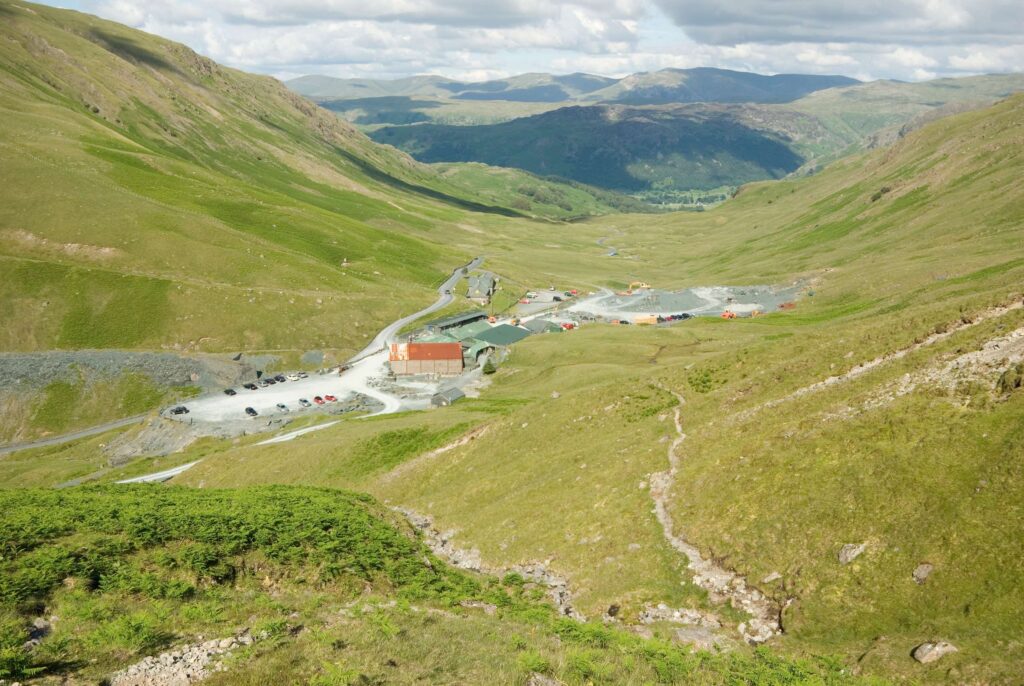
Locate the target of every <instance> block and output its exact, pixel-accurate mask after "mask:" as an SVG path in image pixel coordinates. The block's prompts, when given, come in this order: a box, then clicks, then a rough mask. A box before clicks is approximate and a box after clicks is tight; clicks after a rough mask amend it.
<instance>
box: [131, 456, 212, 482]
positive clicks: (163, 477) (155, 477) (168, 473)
mask: <svg viewBox="0 0 1024 686" xmlns="http://www.w3.org/2000/svg"><path fill="white" fill-rule="evenodd" d="M197 464H199V460H196V461H195V462H189V463H188V464H183V465H180V466H178V467H172V468H171V469H165V470H164V471H162V472H155V473H153V474H146V475H145V476H137V477H135V478H134V479H123V480H122V481H118V482H117V483H119V484H151V483H160V482H161V481H167V480H168V479H171V478H173V477H175V476H178V475H179V474H181V473H182V472H184V471H186V470H188V469H191V468H192V467H195V466H196V465H197Z"/></svg>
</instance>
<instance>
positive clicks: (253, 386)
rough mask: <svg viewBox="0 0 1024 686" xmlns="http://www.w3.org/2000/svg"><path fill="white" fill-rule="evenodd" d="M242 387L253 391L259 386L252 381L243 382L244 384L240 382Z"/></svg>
mask: <svg viewBox="0 0 1024 686" xmlns="http://www.w3.org/2000/svg"><path fill="white" fill-rule="evenodd" d="M242 388H245V389H247V390H250V391H255V390H256V389H258V388H259V386H257V385H256V384H254V383H244V384H242Z"/></svg>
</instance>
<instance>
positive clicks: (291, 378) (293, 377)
mask: <svg viewBox="0 0 1024 686" xmlns="http://www.w3.org/2000/svg"><path fill="white" fill-rule="evenodd" d="M284 376H285V378H286V379H288V380H289V381H298V380H299V375H298V374H285V375H284Z"/></svg>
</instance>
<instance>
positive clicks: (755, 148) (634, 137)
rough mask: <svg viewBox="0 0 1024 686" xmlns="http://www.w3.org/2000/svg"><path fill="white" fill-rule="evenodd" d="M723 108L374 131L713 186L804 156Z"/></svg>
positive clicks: (407, 144) (385, 138) (665, 183)
mask: <svg viewBox="0 0 1024 686" xmlns="http://www.w3.org/2000/svg"><path fill="white" fill-rule="evenodd" d="M747 119H748V117H747V116H746V114H745V111H743V110H741V109H739V110H734V109H731V108H728V107H722V106H707V107H696V108H686V107H674V108H670V109H638V108H624V107H619V106H615V107H612V106H600V107H564V108H561V109H558V110H554V111H552V112H546V113H544V114H538V115H534V116H532V117H524V118H521V119H513V120H512V121H508V122H503V123H500V124H491V125H486V126H483V125H482V126H443V125H436V124H420V125H416V126H402V127H387V128H382V129H378V130H376V131H374V132H373V133H371V134H370V135H371V137H372V138H373V139H374V140H376V141H377V142H380V143H387V144H390V145H394V146H396V147H398V148H400V149H402V150H404V151H405V152H408V153H409V154H411V155H413V156H414V157H416V158H417V159H419V160H421V161H424V162H470V161H476V162H484V163H486V164H491V165H495V166H501V167H516V168H519V169H525V170H527V171H531V172H533V173H535V174H542V175H554V176H559V177H563V178H568V179H573V180H576V181H580V182H583V183H587V184H590V185H593V186H599V187H602V188H608V189H613V190H618V191H624V192H631V193H636V192H638V191H643V190H655V189H659V190H681V191H687V190H690V189H697V190H708V189H712V188H718V187H721V186H732V185H738V184H742V183H747V182H750V181H757V180H761V179H765V178H779V177H782V176H785V175H786V174H788V173H790V172H793V171H795V170H796V169H797V168H799V167H800V165H801V164H802V163H803V162H804V160H803V158H801V157H800V156H798V155H797V153H796V152H794V151H793V150H792V149H791V148H790V146H789V145H788V141H787V140H785V139H783V138H782V137H781V136H778V135H777V134H776V133H775V132H774V131H771V130H770V129H767V128H765V127H763V126H762V127H761V128H753V127H750V126H748V125H747Z"/></svg>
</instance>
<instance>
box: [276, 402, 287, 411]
mask: <svg viewBox="0 0 1024 686" xmlns="http://www.w3.org/2000/svg"><path fill="white" fill-rule="evenodd" d="M277 409H279V410H281V411H282V412H287V411H288V406H287V405H285V404H284V403H278V404H277Z"/></svg>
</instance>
